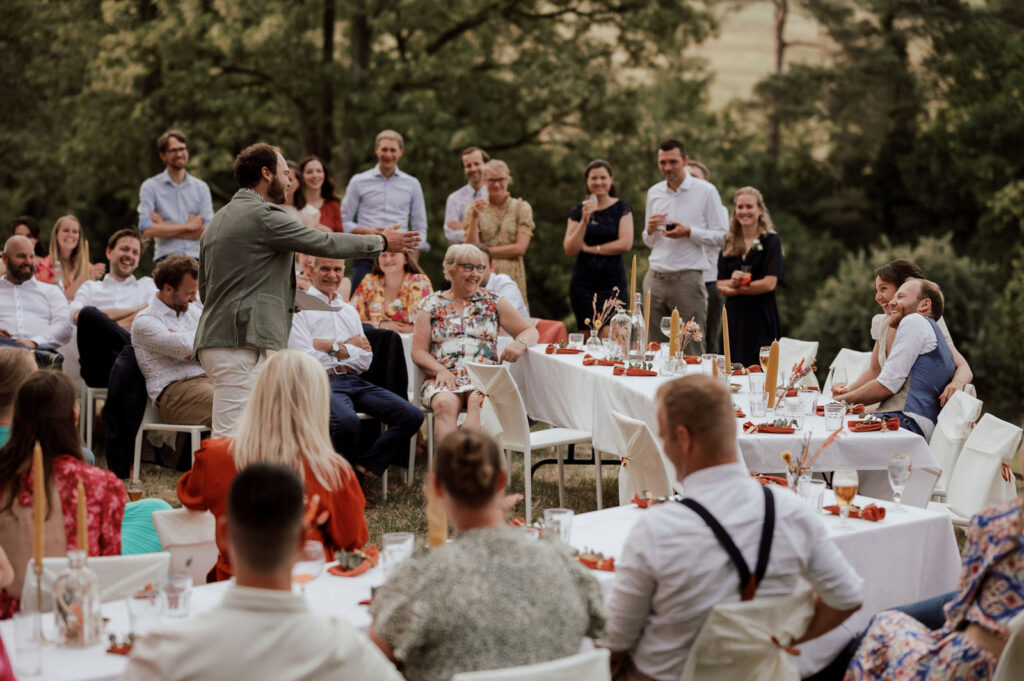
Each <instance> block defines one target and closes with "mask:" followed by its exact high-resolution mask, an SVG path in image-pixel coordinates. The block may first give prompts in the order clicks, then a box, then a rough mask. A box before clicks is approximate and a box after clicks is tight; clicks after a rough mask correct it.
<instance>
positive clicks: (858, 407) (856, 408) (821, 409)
mask: <svg viewBox="0 0 1024 681" xmlns="http://www.w3.org/2000/svg"><path fill="white" fill-rule="evenodd" d="M814 412H815V413H816V414H817V415H818V416H824V415H825V405H823V404H819V405H818V406H817V408H815V410H814ZM846 413H847V414H863V413H864V405H863V404H854V405H852V406H847V407H846Z"/></svg>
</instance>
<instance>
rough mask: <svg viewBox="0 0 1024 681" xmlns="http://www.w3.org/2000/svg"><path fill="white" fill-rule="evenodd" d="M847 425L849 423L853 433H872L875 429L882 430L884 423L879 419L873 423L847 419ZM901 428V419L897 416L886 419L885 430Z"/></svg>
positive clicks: (848, 425)
mask: <svg viewBox="0 0 1024 681" xmlns="http://www.w3.org/2000/svg"><path fill="white" fill-rule="evenodd" d="M846 425H847V427H849V429H850V431H851V432H853V433H871V432H874V431H881V430H882V424H881V423H879V422H877V421H876V422H874V423H871V422H868V423H865V422H864V421H847V423H846ZM899 429H900V420H899V419H898V418H896V417H895V416H893V417H892V418H888V419H886V420H885V430H899Z"/></svg>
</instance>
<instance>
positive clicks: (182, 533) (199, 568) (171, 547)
mask: <svg viewBox="0 0 1024 681" xmlns="http://www.w3.org/2000/svg"><path fill="white" fill-rule="evenodd" d="M152 517H153V527H154V528H156V533H157V536H159V537H160V546H161V548H163V550H164V551H166V552H167V553H169V554H170V556H171V563H170V567H171V570H172V571H174V572H186V573H188V574H189V575H191V577H192V582H193V583H194V584H205V583H206V574H207V573H208V572H209V571H210V568H212V567H213V565H214V563H216V562H217V554H218V550H217V521H216V520H215V519H214V517H213V514H212V513H210V512H209V511H191V510H189V509H187V508H172V509H170V510H167V511H154V512H153V516H152Z"/></svg>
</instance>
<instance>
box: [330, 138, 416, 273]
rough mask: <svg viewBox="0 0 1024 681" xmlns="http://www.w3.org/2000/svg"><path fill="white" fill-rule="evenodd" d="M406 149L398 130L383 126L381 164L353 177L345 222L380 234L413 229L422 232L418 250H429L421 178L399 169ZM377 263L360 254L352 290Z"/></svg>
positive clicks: (377, 149)
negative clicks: (388, 231) (386, 231)
mask: <svg viewBox="0 0 1024 681" xmlns="http://www.w3.org/2000/svg"><path fill="white" fill-rule="evenodd" d="M404 152H405V141H404V140H403V139H402V136H401V135H400V134H398V133H397V132H395V131H394V130H381V131H380V132H379V133H377V139H376V140H375V141H374V146H373V153H374V154H375V155H376V156H377V165H376V166H374V167H373V168H370V169H369V170H366V171H364V172H361V173H357V174H356V175H353V176H352V179H351V180H349V183H348V188H347V189H346V190H345V198H344V199H343V200H342V202H341V224H342V226H343V227H344V228H345V231H346V232H350V233H352V234H380V233H381V232H383V231H384V230H385V229H398V230H406V229H411V230H413V231H415V232H419V234H420V245H419V247H418V250H415V251H413V252H412V253H410V257H412V259H413V260H417V259H418V258H419V251H429V250H430V244H429V243H427V207H426V202H425V201H424V200H423V188H422V187H421V186H420V181H419V180H417V179H416V178H415V177H413V176H412V175H409V174H408V173H404V172H402V171H401V170H399V169H398V159H400V158H402V154H403V153H404ZM372 267H373V260H372V259H369V258H356V260H355V262H354V264H353V266H352V290H353V291H355V290H356V288H357V287H358V286H359V282H360V281H362V280H363V277H365V276H366V275H367V274H369V272H370V269H371V268H372Z"/></svg>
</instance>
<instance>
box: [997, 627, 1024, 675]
mask: <svg viewBox="0 0 1024 681" xmlns="http://www.w3.org/2000/svg"><path fill="white" fill-rule="evenodd" d="M1007 628H1008V629H1009V630H1010V638H1008V639H1007V640H1006V646H1005V647H1004V648H1003V654H1002V655H1000V656H999V664H998V665H996V671H995V674H994V675H993V676H992V681H1018V679H1020V672H1021V670H1022V669H1024V613H1021V614H1019V615H1017V616H1016V617H1014V618H1013V619H1012V620H1010V623H1009V624H1008V625H1007Z"/></svg>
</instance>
